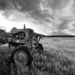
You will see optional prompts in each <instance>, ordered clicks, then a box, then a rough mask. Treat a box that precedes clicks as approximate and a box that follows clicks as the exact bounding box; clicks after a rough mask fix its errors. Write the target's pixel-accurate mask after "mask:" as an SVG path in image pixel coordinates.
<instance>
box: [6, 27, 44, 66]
mask: <svg viewBox="0 0 75 75" xmlns="http://www.w3.org/2000/svg"><path fill="white" fill-rule="evenodd" d="M42 37H43V35H41V34H37V33H35V32H34V31H33V30H32V29H29V28H25V26H24V28H23V29H16V28H15V30H14V29H13V31H12V32H10V36H9V37H8V38H7V42H6V43H8V45H9V49H10V50H12V53H11V55H10V59H9V60H10V62H12V63H14V65H15V63H19V64H23V65H27V66H29V65H31V64H32V61H33V52H34V51H37V52H39V53H41V52H42V51H43V49H44V48H43V45H42V44H41V43H39V41H40V39H41V38H42Z"/></svg>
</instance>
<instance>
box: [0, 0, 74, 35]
mask: <svg viewBox="0 0 75 75" xmlns="http://www.w3.org/2000/svg"><path fill="white" fill-rule="evenodd" d="M74 7H75V1H74V0H0V11H1V14H2V15H3V16H4V17H5V19H7V20H9V21H12V22H23V23H26V24H27V26H30V28H33V29H34V30H35V31H37V32H39V33H43V34H47V35H52V34H53V35H57V34H65V32H66V34H72V35H73V34H74V33H75V31H74V29H75V26H74V25H75V23H74V22H75V21H74V20H75V9H74ZM72 29H73V30H72ZM59 32H60V33H59Z"/></svg>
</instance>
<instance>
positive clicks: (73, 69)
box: [0, 37, 75, 75]
mask: <svg viewBox="0 0 75 75" xmlns="http://www.w3.org/2000/svg"><path fill="white" fill-rule="evenodd" d="M40 42H41V43H42V44H43V46H44V52H43V53H41V54H39V53H34V54H33V58H34V61H33V63H32V65H31V66H30V67H25V68H24V72H21V74H20V75H75V38H74V37H73V38H72V37H66V38H62V37H61V38H56V37H54V38H49V37H45V38H43V39H42V40H41V41H40ZM10 52H11V50H10V49H8V48H6V47H5V46H3V47H2V46H0V75H19V73H18V71H17V69H16V68H14V67H13V64H11V65H8V61H9V55H10Z"/></svg>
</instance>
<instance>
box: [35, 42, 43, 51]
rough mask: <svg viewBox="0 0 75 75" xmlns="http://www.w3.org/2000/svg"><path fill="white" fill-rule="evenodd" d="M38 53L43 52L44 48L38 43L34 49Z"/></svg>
mask: <svg viewBox="0 0 75 75" xmlns="http://www.w3.org/2000/svg"><path fill="white" fill-rule="evenodd" d="M35 49H37V51H38V52H43V50H44V48H43V45H42V44H41V43H38V44H37V46H36V48H35Z"/></svg>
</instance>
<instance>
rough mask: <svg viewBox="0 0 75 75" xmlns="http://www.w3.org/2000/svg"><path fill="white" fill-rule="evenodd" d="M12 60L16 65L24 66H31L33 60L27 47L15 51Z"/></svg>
mask: <svg viewBox="0 0 75 75" xmlns="http://www.w3.org/2000/svg"><path fill="white" fill-rule="evenodd" d="M10 60H11V61H12V63H14V65H15V64H21V65H23V66H25V65H26V66H29V65H31V64H32V60H33V58H32V55H31V53H30V51H29V49H28V48H27V47H25V46H20V47H17V48H15V49H14V51H13V53H12V55H11V58H10Z"/></svg>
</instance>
